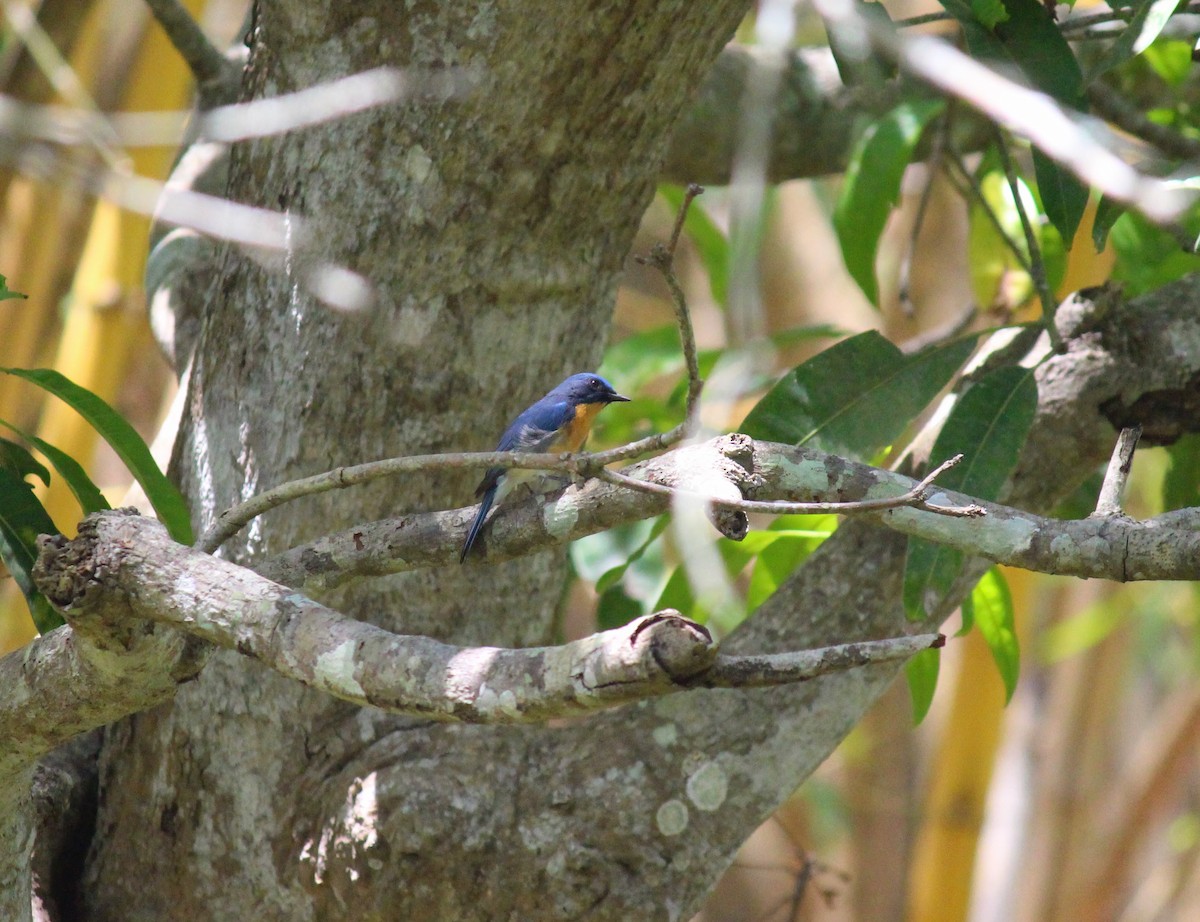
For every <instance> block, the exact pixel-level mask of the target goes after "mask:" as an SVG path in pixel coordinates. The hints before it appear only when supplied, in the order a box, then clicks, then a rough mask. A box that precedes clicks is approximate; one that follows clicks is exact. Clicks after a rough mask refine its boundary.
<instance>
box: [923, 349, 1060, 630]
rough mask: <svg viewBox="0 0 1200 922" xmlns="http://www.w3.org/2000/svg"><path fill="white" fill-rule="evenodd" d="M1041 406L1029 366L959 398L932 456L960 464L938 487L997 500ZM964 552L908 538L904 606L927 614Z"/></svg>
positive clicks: (999, 373)
mask: <svg viewBox="0 0 1200 922" xmlns="http://www.w3.org/2000/svg"><path fill="white" fill-rule="evenodd" d="M1036 409H1037V384H1036V382H1035V381H1034V377H1033V372H1032V371H1031V370H1029V369H1026V368H1019V367H1009V368H1000V369H998V370H996V371H994V372H992V373H991V374H989V375H987V376H985V377H984V378H982V379H981V380H979V381H978V382H976V383H975V384H974V385H972V386H971V388H970V389H969V390H967V392H966V393H965V394H963V395H962V397H961V398H960V399H959V401H958V403H956V404H955V406H954V409H953V410H952V411H951V413H950V416H949V417H948V418H947V420H946V422H945V424H944V425H943V426H942V430H941V432H940V433H939V434H938V437H937V441H936V442H935V443H934V446H933V454H932V456H931V457H932V458H933V460H934V461H935V462H938V463H940V462H941V461H943V460H945V459H946V458H950V457H952V456H954V455H956V454H960V453H961V454H962V455H964V459H963V461H962V463H960V464H959V465H958V466H957V467H953V468H951V469H950V470H948V471H946V472H945V473H943V474H942V476H941V477H939V478H938V481H937V485H938V486H939V487H943V488H945V489H947V490H957V491H959V492H961V493H966V494H967V495H968V496H973V497H976V498H978V499H996V498H997V496H998V495H999V493H1000V489H1001V487H1003V486H1004V482H1005V480H1006V479H1007V478H1008V475H1009V474H1010V473H1011V472H1012V470H1013V468H1014V467H1015V466H1016V463H1017V457H1018V456H1019V454H1020V451H1021V446H1023V445H1024V444H1025V437H1026V435H1028V433H1029V427H1030V425H1031V424H1032V423H1033V415H1034V411H1035V410H1036ZM963 561H964V557H963V553H962V552H961V551H959V550H956V549H954V548H951V547H945V546H943V545H940V544H934V543H933V542H931V541H925V540H922V539H920V538H910V539H909V541H908V560H907V562H906V564H905V568H904V609H905V611H906V612H907V613H908V616H909V617H910V618H912V619H913V620H919V619H921V618H924V617H925V616H926V614H927V613H928V612H929V611H931V610H932V608H933V607H934V605H936V604H937V602H938V601H939V600H940V599H941V598H942V597H943V596H945V594H946V593H947V592H948V591H949V590H950V588H951V586H952V585H953V583H954V581H955V580H956V579H957V578H958V575H959V573H960V572H961V571H962V566H963Z"/></svg>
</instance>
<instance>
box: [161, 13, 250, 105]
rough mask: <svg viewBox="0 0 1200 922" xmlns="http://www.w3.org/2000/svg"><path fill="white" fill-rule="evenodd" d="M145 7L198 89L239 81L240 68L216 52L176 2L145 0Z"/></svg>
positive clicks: (190, 16) (202, 32)
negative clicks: (148, 9)
mask: <svg viewBox="0 0 1200 922" xmlns="http://www.w3.org/2000/svg"><path fill="white" fill-rule="evenodd" d="M146 6H148V7H150V12H151V13H153V14H154V18H155V19H157V20H158V24H159V25H160V26H162V29H163V31H164V32H166V33H167V38H169V39H170V40H171V44H172V45H174V46H175V50H176V51H178V52H179V56H180V57H181V58H183V61H184V63H185V64H187V66H188V70H190V71H191V72H192V77H193V78H195V80H196V83H197V85H203V84H216V83H226V82H234V81H236V80H238V79H240V73H241V68H239V67H238V66H237V65H236V64H234V63H233V62H232V61H230V60H229V59H228V58H226V57H225V55H223V54H221V52H220V51H218V50H217V49H216V47H215V46H214V45H213V43H212V42H210V41H209V40H208V36H207V35H205V34H204V30H203V29H201V28H200V24H199V23H198V22H196V20H195V19H193V18H192V14H191V13H189V12H188V11H187V8H186V7H184V5H183V4H182V3H180V2H179V0H146Z"/></svg>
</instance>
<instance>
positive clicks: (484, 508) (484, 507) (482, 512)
mask: <svg viewBox="0 0 1200 922" xmlns="http://www.w3.org/2000/svg"><path fill="white" fill-rule="evenodd" d="M495 499H496V488H495V487H492V488H491V489H490V490H488V491H487V492H486V493H484V494H483V502H481V503H480V504H479V512H477V513H476V514H475V521H474V522H472V523H471V530H470V531H468V532H467V540H466V541H464V542H463V549H462V553H461V554H459V555H458V562H459V563H462V562H463V561H464V560H466V559H467V555H468V554H469V553H471V548H472V547H474V546H475V539H476V538H478V537H479V532H480V530H482V528H483V520H484V519H486V518H487V514H488V512H489V511H490V510H491V508H492V503H493V502H494V501H495Z"/></svg>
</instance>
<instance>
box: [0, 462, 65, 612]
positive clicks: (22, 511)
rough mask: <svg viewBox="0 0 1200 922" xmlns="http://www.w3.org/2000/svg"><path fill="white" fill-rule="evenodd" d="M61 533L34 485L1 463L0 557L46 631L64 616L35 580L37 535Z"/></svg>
mask: <svg viewBox="0 0 1200 922" xmlns="http://www.w3.org/2000/svg"><path fill="white" fill-rule="evenodd" d="M8 444H11V443H8ZM18 447H19V446H18ZM30 460H32V459H30ZM33 463H34V464H35V465H36V464H37V462H36V461H34V462H33ZM38 466H39V467H40V465H38ZM42 470H43V472H44V471H45V468H42ZM47 476H48V475H47ZM57 533H58V529H57V528H55V527H54V522H52V521H51V520H50V516H49V515H47V514H46V510H45V508H44V507H43V506H42V504H41V503H40V502H39V501H38V498H37V497H36V496H35V495H34V493H33V487H32V485H31V484H30V483H29V482H28V481H26V480H25V479H24V477H23V476H22V475H21V474H19V473H17V472H16V471H15V470H14V469H13V468H10V467H8V466H6V465H0V559H3V561H4V565H5V566H6V567H7V568H8V572H9V573H11V574H12V577H13V579H14V580H15V581H16V584H17V586H18V587H19V588H20V590H21V593H22V595H24V596H25V601H26V602H27V603H28V605H29V611H30V614H31V615H32V616H33V623H34V625H36V627H37V629H38V631H39V632H40V633H42V634H45V633H46V632H47V631H52V630H54V628H56V627H58V626H59V625H60V624H62V623H63V620H62V617H61V616H60V615H59V614H58V612H56V611H55V610H54V607H53V606H52V605H51V604H50V602H49V601H48V600H47V599H46V597H45V596H44V595H42V594H41V593H40V592H39V591H38V589H37V587H36V586H35V585H34V582H33V565H34V563H35V562H36V561H37V554H38V551H37V536H38V535H44V534H48V535H53V534H57Z"/></svg>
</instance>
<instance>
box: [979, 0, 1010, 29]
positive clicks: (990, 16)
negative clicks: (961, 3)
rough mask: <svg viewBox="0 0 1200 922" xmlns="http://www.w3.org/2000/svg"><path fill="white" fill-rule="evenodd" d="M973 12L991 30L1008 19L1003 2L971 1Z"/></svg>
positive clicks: (997, 0)
mask: <svg viewBox="0 0 1200 922" xmlns="http://www.w3.org/2000/svg"><path fill="white" fill-rule="evenodd" d="M971 12H972V13H973V14H974V15H975V18H976V19H978V20H979V21H980V22H981V23H983V24H984V25H985V26H987V27H988V28H989V29H994V28H995V27H996V26H997V25H999V24H1000V23H1002V22H1004V21H1005V20H1007V19H1008V10H1006V9H1005V8H1004V2H1003V0H971Z"/></svg>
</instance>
